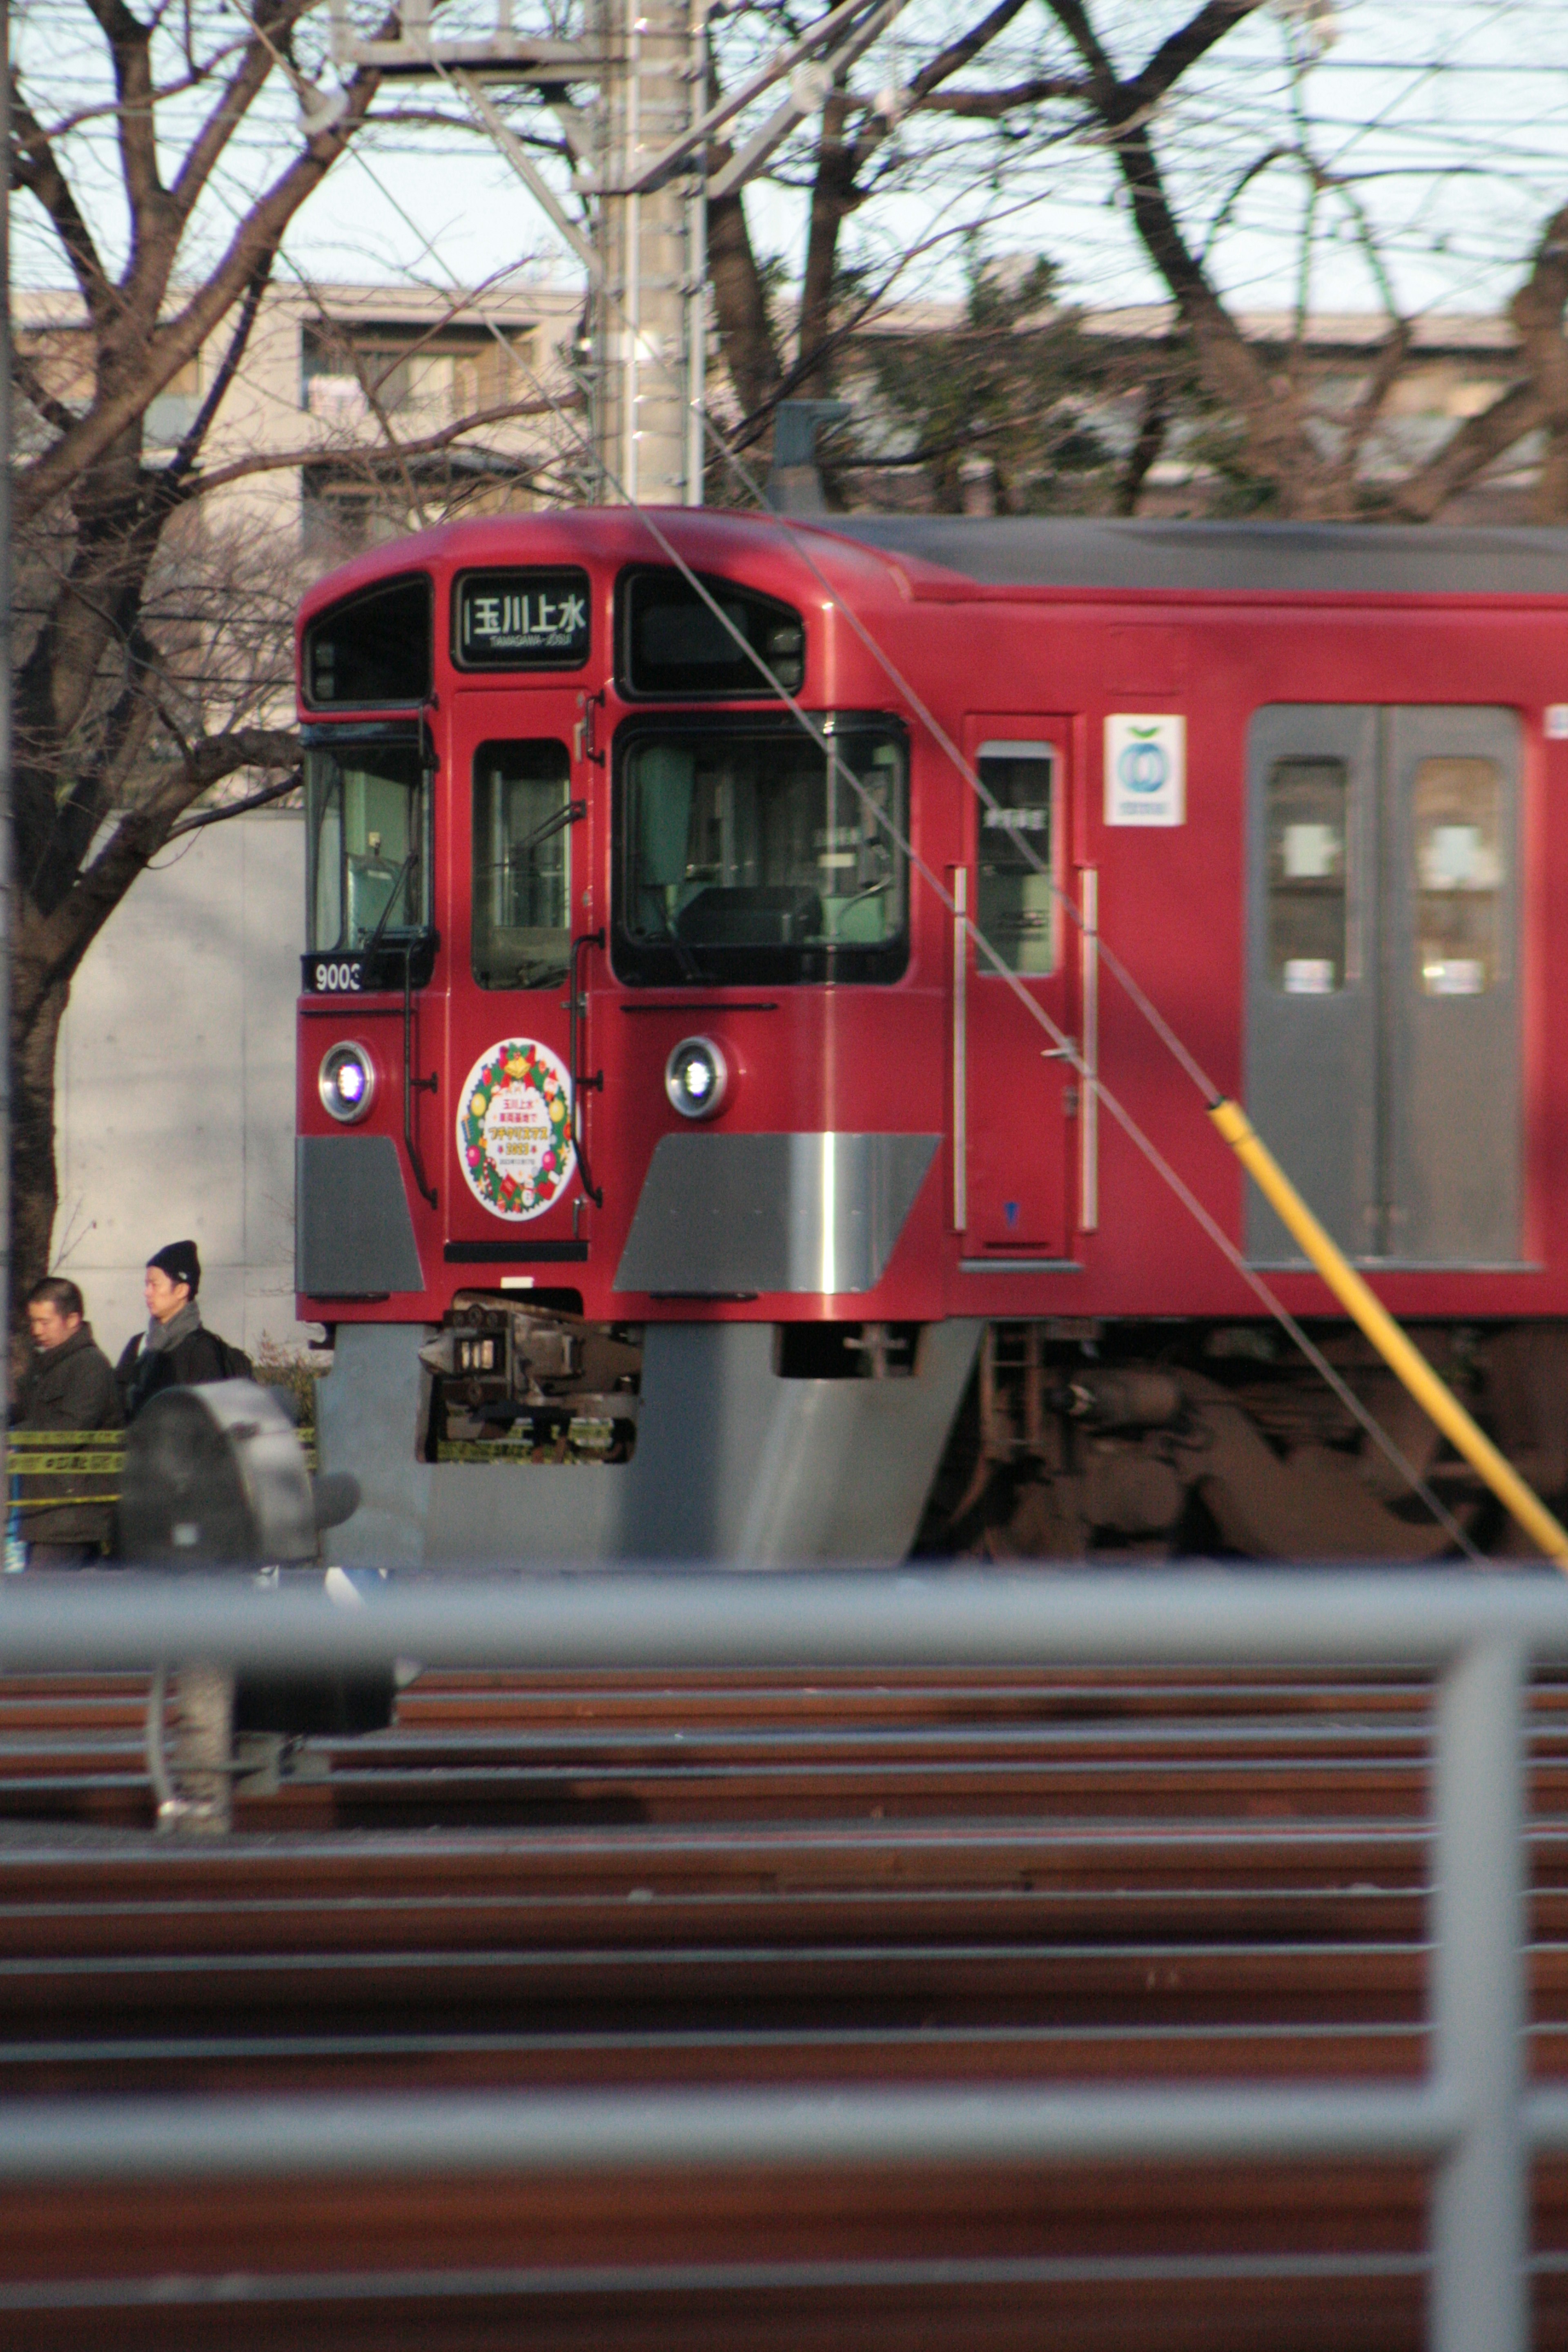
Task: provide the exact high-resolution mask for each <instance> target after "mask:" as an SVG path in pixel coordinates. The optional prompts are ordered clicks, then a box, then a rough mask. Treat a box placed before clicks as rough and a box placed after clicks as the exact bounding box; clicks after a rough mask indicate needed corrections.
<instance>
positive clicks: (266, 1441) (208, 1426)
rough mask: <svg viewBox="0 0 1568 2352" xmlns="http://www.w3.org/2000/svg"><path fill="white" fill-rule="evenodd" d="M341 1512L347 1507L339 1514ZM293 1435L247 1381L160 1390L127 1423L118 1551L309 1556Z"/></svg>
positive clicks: (303, 1479) (280, 1563)
mask: <svg viewBox="0 0 1568 2352" xmlns="http://www.w3.org/2000/svg"><path fill="white" fill-rule="evenodd" d="M345 1516H346V1515H345ZM316 1532H317V1530H316V1504H315V1496H314V1492H313V1490H312V1487H311V1484H310V1471H309V1469H308V1467H307V1466H306V1462H305V1454H304V1449H303V1447H302V1446H301V1445H300V1434H299V1432H298V1430H296V1428H295V1427H294V1425H293V1423H292V1422H291V1421H290V1420H289V1416H288V1414H287V1413H286V1412H284V1410H283V1408H282V1406H281V1405H280V1404H279V1402H278V1400H277V1398H276V1397H275V1396H274V1395H273V1394H272V1392H271V1391H270V1390H268V1389H264V1388H262V1387H260V1386H259V1385H258V1383H257V1382H256V1381H214V1382H212V1383H211V1384H210V1385H208V1386H205V1387H202V1388H176V1389H165V1390H164V1391H163V1392H162V1394H160V1395H158V1396H155V1397H153V1400H152V1401H151V1402H150V1403H149V1404H148V1405H147V1406H146V1407H145V1408H144V1409H143V1411H142V1412H140V1413H139V1414H138V1415H137V1417H136V1419H135V1421H134V1422H133V1423H132V1425H131V1428H130V1430H129V1431H128V1433H127V1434H126V1440H125V1469H124V1473H123V1475H122V1477H121V1489H120V1555H121V1559H124V1560H126V1561H130V1562H135V1563H138V1564H142V1565H146V1566H149V1567H151V1566H157V1567H160V1568H165V1569H167V1568H183V1567H195V1566H198V1565H199V1566H201V1567H204V1568H261V1567H268V1568H272V1567H278V1568H294V1567H300V1566H301V1565H303V1564H305V1563H306V1562H309V1561H311V1560H314V1559H315V1558H316V1549H317V1547H316Z"/></svg>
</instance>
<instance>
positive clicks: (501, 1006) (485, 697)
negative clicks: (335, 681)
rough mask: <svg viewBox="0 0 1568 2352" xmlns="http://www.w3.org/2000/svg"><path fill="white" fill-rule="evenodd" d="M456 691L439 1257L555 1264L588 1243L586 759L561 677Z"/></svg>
mask: <svg viewBox="0 0 1568 2352" xmlns="http://www.w3.org/2000/svg"><path fill="white" fill-rule="evenodd" d="M455 702H456V709H455V711H454V715H453V727H452V736H451V742H452V757H453V769H454V772H453V774H452V776H451V777H450V778H449V779H447V793H448V795H449V803H450V806H451V809H452V816H453V822H452V828H451V854H452V858H453V864H454V868H455V871H454V875H453V885H454V887H453V889H452V892H451V896H450V898H449V900H448V903H449V904H450V905H451V907H452V908H453V910H454V924H453V929H454V934H455V936H454V938H453V940H452V942H451V946H452V965H453V983H452V991H451V999H450V1007H451V1009H450V1014H449V1020H450V1031H449V1037H448V1068H449V1071H450V1074H451V1087H452V1092H451V1110H450V1113H449V1115H448V1117H447V1170H448V1185H447V1194H448V1200H449V1202H450V1212H449V1215H448V1218H447V1229H448V1232H449V1234H450V1235H451V1239H450V1240H449V1242H448V1244H447V1262H448V1264H453V1263H456V1264H458V1265H474V1266H476V1267H482V1266H484V1265H507V1264H532V1263H535V1262H541V1263H548V1262H550V1261H557V1262H562V1263H568V1262H571V1261H573V1260H577V1259H582V1258H584V1257H585V1256H586V1255H587V1244H586V1242H585V1240H584V1238H583V1236H582V1233H581V1222H582V1220H581V1202H582V1198H583V1182H582V1171H581V1160H582V1156H583V1148H584V1143H585V1141H586V1138H585V1136H584V1133H583V1130H582V1118H583V1110H582V1108H581V1106H580V1105H579V1103H578V1102H577V1100H576V1096H577V1093H578V1088H577V1087H576V1085H575V1082H574V1081H575V1077H576V1076H577V1075H578V1074H580V1073H581V1072H583V1071H584V1070H585V1069H587V1067H588V1066H589V1065H588V1058H587V1056H588V1050H589V1041H588V1035H587V1027H586V1015H585V1009H584V998H585V995H586V991H587V986H588V984H589V982H590V981H591V980H593V979H595V978H596V977H598V975H596V974H595V973H593V972H592V971H591V970H590V969H588V968H587V967H588V960H589V959H590V958H591V956H592V955H593V953H594V949H593V946H592V943H591V941H592V935H591V934H590V933H588V932H587V931H586V929H585V926H584V920H583V919H582V914H583V907H584V896H585V893H586V892H587V890H588V887H589V856H588V823H587V816H588V800H589V791H588V783H587V778H588V776H589V774H590V773H596V771H594V770H592V769H591V768H590V766H589V763H588V762H587V761H585V760H584V752H583V740H582V738H583V728H582V712H581V709H580V708H579V697H578V695H577V694H576V692H575V691H574V690H573V689H571V688H567V687H565V686H564V685H562V686H551V687H545V686H540V687H534V688H518V689H516V690H508V689H501V688H491V687H487V688H483V689H480V690H476V691H469V692H467V693H465V692H461V691H459V692H458V695H457V696H456V698H455ZM574 996H575V997H576V999H577V1009H576V1011H575V1012H574V1003H573V1000H574ZM574 1064H575V1068H574ZM475 1278H476V1279H479V1280H483V1279H484V1276H482V1275H478V1276H476V1277H475Z"/></svg>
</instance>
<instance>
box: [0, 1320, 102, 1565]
mask: <svg viewBox="0 0 1568 2352" xmlns="http://www.w3.org/2000/svg"><path fill="white" fill-rule="evenodd" d="M85 1306H86V1301H85V1300H84V1299H83V1297H82V1295H81V1293H80V1291H79V1289H78V1288H77V1286H76V1285H75V1283H74V1282H68V1281H67V1280H66V1279H65V1277H64V1276H63V1275H58V1274H51V1275H46V1276H45V1277H44V1279H43V1281H42V1282H36V1283H34V1285H33V1287H32V1288H31V1290H30V1291H29V1292H28V1293H27V1321H28V1323H29V1324H30V1325H31V1326H32V1332H33V1349H34V1353H33V1361H32V1366H31V1368H30V1370H28V1372H27V1374H26V1378H25V1379H24V1380H23V1381H22V1384H21V1392H20V1395H19V1398H18V1400H17V1402H18V1407H19V1410H18V1412H17V1415H16V1426H17V1427H18V1428H19V1429H59V1430H68V1429H118V1428H119V1426H120V1423H121V1409H120V1391H119V1390H118V1388H117V1387H116V1385H115V1380H114V1374H113V1372H112V1371H111V1370H110V1364H109V1358H108V1357H107V1356H106V1355H105V1354H104V1352H103V1350H102V1349H101V1348H100V1347H99V1346H98V1345H97V1344H96V1342H95V1341H94V1339H93V1336H92V1326H91V1324H90V1323H87V1322H84V1321H83V1320H82V1317H83V1312H84V1309H85ZM73 1483H75V1484H79V1483H81V1482H73V1481H71V1480H69V1479H67V1480H64V1481H60V1480H55V1481H51V1484H53V1485H56V1486H60V1487H61V1488H62V1499H61V1500H60V1501H58V1502H53V1503H42V1504H36V1505H29V1504H26V1503H24V1504H23V1506H22V1508H21V1514H20V1516H21V1523H22V1534H23V1536H24V1537H25V1538H26V1545H27V1565H28V1567H29V1568H86V1567H87V1566H89V1563H90V1562H91V1561H93V1560H95V1559H99V1558H100V1555H101V1553H102V1550H103V1544H104V1538H106V1537H107V1535H108V1533H109V1519H110V1506H109V1505H108V1504H107V1503H95V1502H91V1501H87V1500H75V1499H71V1496H72V1487H73Z"/></svg>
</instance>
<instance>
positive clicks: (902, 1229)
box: [297, 512, 979, 1562]
mask: <svg viewBox="0 0 1568 2352" xmlns="http://www.w3.org/2000/svg"><path fill="white" fill-rule="evenodd" d="M660 530H661V533H662V534H664V535H665V537H666V539H667V541H668V543H669V544H670V545H671V546H673V547H674V549H676V550H677V551H678V552H679V558H680V562H682V563H684V564H685V565H687V566H689V569H690V571H691V572H693V573H694V574H695V575H696V576H697V578H698V579H699V580H700V583H702V584H701V587H700V588H698V587H694V586H693V584H692V583H691V581H690V579H689V578H688V577H687V576H685V574H684V573H683V572H682V571H681V569H680V568H679V564H677V563H673V562H671V561H670V560H669V556H668V553H667V552H666V551H664V550H663V549H661V548H660V547H659V546H658V544H657V543H656V542H655V541H652V540H650V537H649V534H648V532H647V529H646V527H645V526H644V524H643V523H642V522H641V521H640V520H638V519H637V517H635V516H632V515H628V514H626V513H624V512H622V513H616V512H607V513H601V514H589V515H584V514H574V515H569V516H563V517H560V518H548V519H547V518H538V519H533V518H523V519H512V520H507V521H504V522H503V521H497V522H493V523H491V522H485V523H476V524H469V525H465V526H459V527H455V528H450V529H447V530H438V531H435V532H432V533H428V534H426V535H424V536H422V537H420V538H417V539H415V540H411V541H405V542H403V543H402V544H401V545H399V546H397V547H395V548H393V549H389V550H386V551H381V552H379V553H377V554H376V555H374V556H371V557H367V558H365V559H363V561H362V562H358V563H356V564H354V565H353V566H350V567H348V568H347V569H346V570H344V571H343V572H339V573H337V574H335V575H333V576H332V577H331V578H330V579H328V580H325V581H323V582H322V583H321V584H320V586H319V587H318V588H317V589H316V590H315V592H314V593H312V595H311V596H310V599H309V601H308V602H307V604H306V605H305V608H304V611H303V614H302V615H301V625H300V715H301V720H302V723H303V727H304V735H305V746H306V777H307V799H308V812H309V815H308V823H309V876H308V900H309V907H308V941H309V944H308V949H307V952H306V955H305V959H304V986H303V994H302V997H301V1002H300V1101H299V1147H298V1148H299V1166H298V1228H297V1230H298V1282H299V1288H300V1314H301V1316H302V1317H305V1318H310V1319H318V1320H321V1321H322V1322H324V1323H326V1324H328V1325H329V1326H331V1328H332V1331H333V1335H334V1355H333V1369H332V1371H331V1375H330V1377H329V1378H328V1379H327V1380H326V1381H324V1382H323V1383H322V1385H321V1408H320V1411H321V1448H322V1454H323V1458H324V1459H325V1460H326V1461H327V1462H329V1463H330V1464H331V1465H334V1466H340V1467H349V1466H353V1468H354V1470H355V1474H356V1475H358V1476H359V1477H360V1479H361V1481H362V1484H363V1486H364V1489H365V1497H366V1499H365V1504H364V1507H363V1509H362V1510H361V1511H360V1513H359V1514H358V1515H357V1516H356V1517H355V1519H354V1520H353V1521H352V1522H351V1523H350V1524H349V1526H348V1527H347V1528H345V1529H344V1530H342V1538H341V1541H340V1548H341V1549H342V1551H343V1554H344V1556H345V1557H348V1558H356V1559H367V1560H375V1561H379V1562H386V1561H392V1560H410V1559H430V1560H459V1559H516V1558H531V1559H542V1560H548V1559H563V1560H564V1559H605V1558H626V1557H645V1558H646V1557H683V1558H701V1557H714V1558H717V1557H739V1558H748V1559H778V1560H786V1559H813V1558H833V1557H845V1558H857V1559H878V1558H883V1559H896V1558H898V1557H900V1556H901V1555H902V1553H903V1552H904V1551H905V1550H906V1549H908V1547H909V1545H910V1542H911V1540H912V1538H913V1537H914V1535H915V1532H916V1529H917V1527H918V1524H919V1521H920V1517H921V1511H922V1508H923V1507H924V1503H925V1500H926V1496H927V1494H928V1491H929V1488H930V1486H931V1479H932V1476H933V1474H934V1472H935V1468H936V1465H937V1463H938V1461H939V1459H940V1457H941V1454H942V1446H943V1444H944V1442H945V1439H946V1435H947V1432H948V1430H949V1428H950V1426H951V1424H952V1420H953V1417H954V1413H955V1412H956V1409H957V1406H958V1403H959V1401H960V1398H961V1396H962V1393H963V1388H964V1385H965V1382H966V1381H967V1380H968V1379H969V1377H970V1373H971V1370H972V1367H973V1360H974V1355H975V1349H976V1344H977V1339H978V1333H979V1325H978V1322H977V1321H976V1320H975V1319H973V1318H957V1319H955V1320H944V1319H943V1305H944V1301H943V1263H942V1259H943V1253H942V1236H943V1232H944V1209H943V1202H944V1200H945V1187H946V1183H947V1178H946V1166H945V1152H944V1150H943V1139H944V1137H945V1135H946V1133H947V1130H948V1127H949V1112H948V1088H949V1065H950V1058H951V1055H950V1043H949V1041H950V1020H949V1008H948V1003H947V984H948V979H949V963H950V960H951V959H950V947H949V926H948V924H947V921H946V919H945V918H944V916H943V914H942V908H941V907H940V906H939V905H937V904H936V903H934V902H933V901H932V900H931V897H930V894H929V893H922V892H920V891H918V890H916V889H914V888H912V887H911V877H910V870H909V862H908V857H907V854H906V845H907V843H908V838H909V827H910V724H909V719H908V716H907V714H906V713H905V712H903V711H902V710H900V707H899V704H900V698H899V697H898V696H897V694H896V693H895V692H893V691H892V689H891V688H889V681H888V679H887V677H886V676H885V674H884V673H883V672H882V670H881V669H880V668H879V667H878V665H877V664H876V663H875V662H874V661H873V660H872V659H871V658H870V657H869V656H868V654H867V652H866V650H865V648H864V647H863V646H862V645H861V644H860V643H859V642H858V638H857V637H856V636H855V635H854V634H853V633H852V632H851V631H850V630H848V629H847V627H846V625H845V624H844V622H843V620H842V618H841V615H840V614H839V612H838V610H837V607H836V604H835V597H834V596H833V595H826V594H825V593H824V589H823V584H822V583H821V581H820V580H819V579H817V578H816V576H814V572H813V570H812V568H811V566H810V565H809V564H808V563H806V562H803V561H802V559H801V557H800V555H799V553H798V552H797V551H795V548H794V547H793V546H792V544H791V543H790V541H788V540H787V538H786V537H785V536H784V534H783V533H781V532H779V531H778V530H776V529H773V528H772V527H770V526H767V525H765V524H763V525H758V524H752V523H748V522H745V521H743V520H738V519H735V518H725V517H722V516H694V517H693V516H676V515H669V516H664V517H661V518H660ZM832 561H833V569H834V576H835V581H836V583H837V587H836V593H837V594H838V595H843V596H846V597H848V598H852V599H853V600H854V602H855V603H856V604H857V607H858V608H863V609H864V610H865V611H866V612H867V613H868V615H869V617H870V618H871V620H872V621H873V623H875V622H876V621H877V620H878V618H879V607H880V606H882V605H884V604H888V605H890V604H896V603H897V601H898V596H899V589H898V584H897V581H896V578H895V575H894V574H893V573H892V572H891V571H890V570H889V566H888V565H887V563H886V562H885V561H883V560H882V559H880V558H879V557H876V556H873V555H870V554H868V553H866V552H865V551H858V550H854V549H847V548H846V549H840V550H837V551H835V552H834V554H833V558H832ZM705 593H706V595H710V596H711V598H712V599H713V600H714V603H716V604H718V605H719V607H720V608H721V614H722V616H723V617H722V618H721V617H720V614H717V613H715V611H714V610H713V609H712V606H711V605H710V604H709V603H708V602H706V601H705ZM753 656H755V657H753ZM791 699H798V701H799V703H800V704H801V706H802V707H803V708H804V709H806V710H808V711H809V712H810V713H811V714H812V717H813V721H814V726H815V729H816V738H815V740H814V736H813V734H812V733H811V732H808V731H807V730H806V729H805V728H804V727H803V725H802V724H801V721H800V719H799V718H798V717H797V716H796V715H795V713H794V712H793V711H792V710H791V709H790V708H789V702H790V700H791ZM939 1161H940V1162H941V1163H942V1164H941V1166H940V1167H939Z"/></svg>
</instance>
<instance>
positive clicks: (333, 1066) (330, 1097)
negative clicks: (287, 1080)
mask: <svg viewBox="0 0 1568 2352" xmlns="http://www.w3.org/2000/svg"><path fill="white" fill-rule="evenodd" d="M316 1084H317V1087H318V1089H319V1091H320V1094H321V1108H322V1109H323V1110H324V1111H325V1112H326V1113H327V1115H328V1117H329V1118H335V1119H340V1120H341V1121H342V1124H343V1126H344V1127H352V1126H353V1123H354V1121H355V1119H358V1118H363V1117H364V1115H365V1113H366V1111H367V1110H368V1109H369V1108H370V1107H371V1105H372V1103H373V1102H374V1100H375V1064H374V1062H373V1061H372V1060H371V1058H370V1055H368V1054H367V1053H366V1052H365V1049H364V1047H363V1045H334V1046H332V1048H331V1051H330V1052H328V1053H326V1054H323V1055H322V1056H321V1076H320V1077H319V1078H318V1079H317V1081H316Z"/></svg>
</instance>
